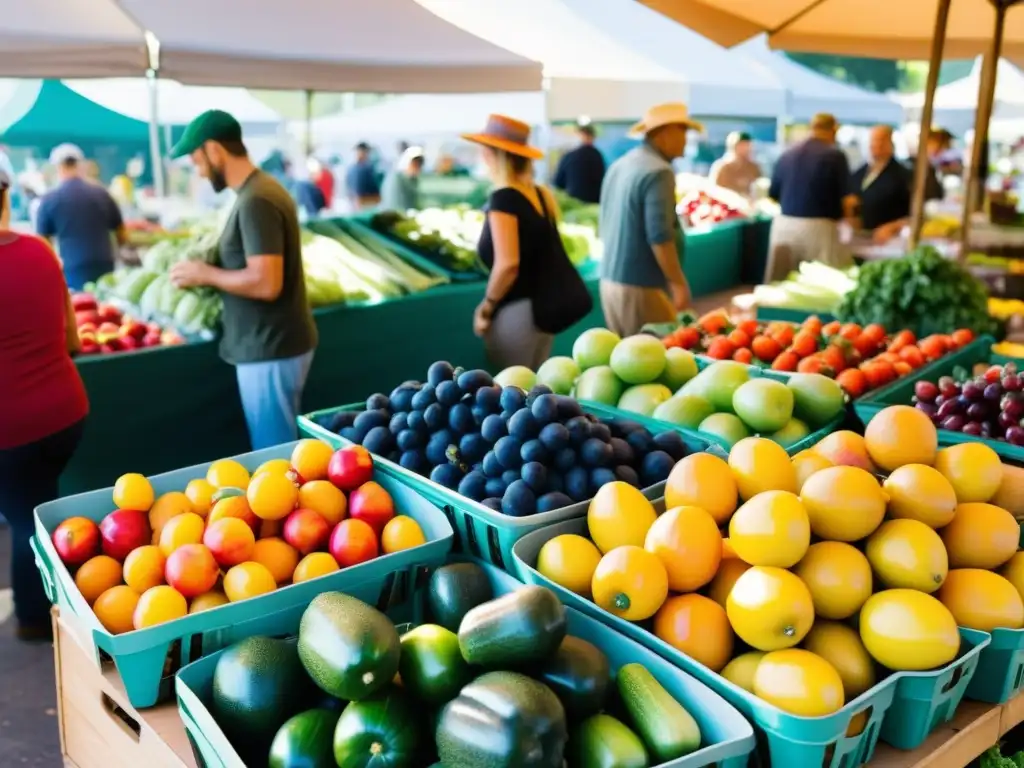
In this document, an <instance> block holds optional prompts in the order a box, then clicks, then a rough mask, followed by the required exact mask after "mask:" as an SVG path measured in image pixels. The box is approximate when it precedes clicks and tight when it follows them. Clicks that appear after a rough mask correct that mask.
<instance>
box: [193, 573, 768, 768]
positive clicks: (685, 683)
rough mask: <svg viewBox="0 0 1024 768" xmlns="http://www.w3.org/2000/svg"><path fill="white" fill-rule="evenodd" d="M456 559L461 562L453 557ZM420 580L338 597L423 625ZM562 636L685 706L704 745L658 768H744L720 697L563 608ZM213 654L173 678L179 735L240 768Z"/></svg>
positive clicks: (737, 722) (283, 629)
mask: <svg viewBox="0 0 1024 768" xmlns="http://www.w3.org/2000/svg"><path fill="white" fill-rule="evenodd" d="M454 559H455V560H456V561H457V560H462V559H463V558H454ZM480 565H482V567H483V568H484V569H485V571H486V572H487V576H488V579H489V580H490V582H491V586H492V588H493V589H494V594H495V596H498V595H503V594H506V593H508V592H512V591H514V590H516V589H518V588H519V587H522V586H523V585H522V583H521V582H519V581H516V580H515V579H514V578H512V577H511V576H509V575H508V574H507V573H504V572H502V571H500V570H498V569H497V568H495V567H493V566H489V565H486V564H483V563H480ZM426 581H427V580H426V578H419V579H417V580H416V583H417V587H416V589H415V591H414V592H413V593H412V594H411V595H410V594H409V592H408V591H404V594H403V591H402V590H399V589H392V590H391V591H390V592H384V593H382V592H380V591H379V590H376V589H374V588H373V587H372V585H365V584H364V585H359V586H357V587H355V588H354V589H352V590H351V591H350V590H349V589H344V590H343V591H345V592H348V593H349V594H352V595H354V596H355V597H358V598H360V599H361V600H364V601H366V602H369V603H370V604H372V605H377V606H378V607H380V608H381V610H384V611H386V612H387V613H388V615H389V616H390V617H391V618H392V620H394V621H395V622H396V623H399V622H401V623H404V622H408V623H413V624H415V623H422V621H423V620H424V619H425V618H426V615H427V614H426V610H425V600H424V598H425V589H424V586H425V584H426ZM566 612H567V615H568V623H569V634H570V635H572V636H574V637H578V638H581V639H583V640H586V641H588V642H590V643H593V644H594V645H595V646H597V647H598V648H599V649H601V650H602V651H603V652H604V653H605V655H606V656H607V657H608V661H609V663H610V665H611V668H612V670H618V668H619V667H621V666H623V665H624V664H628V663H634V662H635V663H639V664H642V665H643V666H644V667H646V668H647V669H648V670H649V671H650V672H651V674H653V675H654V677H655V678H657V680H658V682H660V683H661V684H662V685H663V686H664V687H665V689H666V690H667V691H668V692H669V693H670V694H672V696H673V697H674V698H675V699H676V700H677V701H679V702H681V703H682V704H683V706H685V707H686V709H687V711H689V712H690V714H692V715H693V717H694V718H695V719H696V720H697V724H698V725H699V726H700V730H701V734H702V736H703V740H704V746H702V747H701V748H700V749H699V750H697V751H696V752H694V753H693V754H690V755H686V756H685V757H680V758H678V759H676V760H671V761H669V762H667V763H660V764H659V765H660V766H661V768H701V767H702V766H711V765H717V766H718V767H719V768H743V766H745V765H746V764H747V756H748V755H749V754H750V752H751V751H752V750H753V749H754V744H755V742H754V731H753V729H752V728H751V726H750V723H748V722H747V721H746V719H745V718H744V717H743V716H742V715H741V714H740V713H739V712H738V711H737V710H736V709H735V708H734V707H733V706H732V705H730V704H729V703H728V702H727V701H725V699H723V698H722V697H721V696H720V695H719V694H717V693H715V692H714V691H712V690H711V689H709V688H708V687H707V686H706V685H704V684H703V683H701V682H699V681H698V680H696V679H694V678H693V677H691V676H690V675H688V674H686V673H685V672H680V671H679V670H678V669H675V668H673V667H672V665H671V664H669V663H668V662H666V661H665V660H664V659H661V658H659V657H658V655H657V654H655V653H654V652H653V651H650V650H648V649H646V648H644V647H643V646H641V645H640V644H638V643H636V642H634V641H632V640H629V639H628V638H625V637H622V636H621V635H620V634H619V633H617V632H615V631H614V630H613V629H611V628H610V627H607V626H605V625H603V624H602V623H601V622H599V621H595V620H594V619H592V618H590V617H588V616H585V615H584V614H582V613H580V612H579V611H576V610H574V609H572V608H568V609H567V611H566ZM298 626H299V620H298V618H294V619H291V620H289V621H279V620H276V619H274V618H268V619H267V620H266V621H265V622H264V623H263V626H262V627H261V628H260V630H259V632H258V633H259V634H266V635H273V636H283V635H293V634H294V633H295V632H296V631H297V630H298ZM219 657H220V653H217V654H214V655H213V656H208V657H206V658H203V659H201V660H199V661H197V662H195V663H193V664H190V665H189V666H187V667H185V668H184V669H182V670H181V671H180V672H178V675H177V681H176V683H175V690H176V691H177V695H178V710H179V712H180V713H181V719H182V721H183V722H184V724H185V731H186V732H187V733H188V736H189V739H190V740H191V742H192V745H193V750H194V751H195V752H196V753H197V762H201V763H205V765H206V768H244V764H243V763H242V761H241V760H240V759H239V758H238V754H237V753H236V752H235V750H234V749H233V748H232V747H231V744H230V743H229V742H228V740H227V739H226V738H225V736H224V734H223V732H222V731H221V730H220V728H219V727H218V726H217V724H216V722H215V721H214V719H213V717H212V716H211V715H210V712H209V710H208V709H207V708H206V702H208V701H209V700H210V696H211V690H212V683H213V672H214V669H215V668H216V665H217V660H218V658H219Z"/></svg>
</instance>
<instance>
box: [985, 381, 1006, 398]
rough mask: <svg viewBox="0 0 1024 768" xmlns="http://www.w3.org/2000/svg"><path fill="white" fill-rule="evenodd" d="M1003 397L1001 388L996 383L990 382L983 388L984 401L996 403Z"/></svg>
mask: <svg viewBox="0 0 1024 768" xmlns="http://www.w3.org/2000/svg"><path fill="white" fill-rule="evenodd" d="M1002 396H1003V388H1002V386H1001V385H1000V384H999V383H998V382H992V383H991V384H989V385H988V386H987V387H985V399H986V400H992V401H998V400H999V398H1001V397H1002Z"/></svg>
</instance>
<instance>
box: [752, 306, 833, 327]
mask: <svg viewBox="0 0 1024 768" xmlns="http://www.w3.org/2000/svg"><path fill="white" fill-rule="evenodd" d="M812 315H817V316H818V317H819V318H821V322H822V323H831V322H833V321H834V320H835V319H836V317H835V315H832V314H830V313H828V312H808V311H806V310H803V309H786V308H784V307H762V306H758V307H756V308H755V311H754V317H755V318H756V319H757V320H758V321H759V322H762V323H772V322H776V321H782V322H785V323H795V324H797V325H800V324H801V323H802V322H803V321H804V320H806V319H807V318H808V317H811V316H812Z"/></svg>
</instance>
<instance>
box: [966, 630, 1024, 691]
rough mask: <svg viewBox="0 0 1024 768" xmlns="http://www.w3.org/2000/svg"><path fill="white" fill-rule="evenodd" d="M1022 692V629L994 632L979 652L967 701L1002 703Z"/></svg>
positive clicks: (1023, 676)
mask: <svg viewBox="0 0 1024 768" xmlns="http://www.w3.org/2000/svg"><path fill="white" fill-rule="evenodd" d="M1022 689H1024V629H996V630H994V631H993V632H992V642H991V643H990V644H989V646H988V647H987V648H986V649H985V650H983V651H982V652H981V657H980V658H979V659H978V671H977V673H976V674H975V675H974V679H973V680H971V684H970V685H969V686H968V687H967V698H968V699H974V700H975V701H986V702H989V703H991V704H1004V703H1006V702H1007V701H1009V700H1010V699H1012V698H1013V697H1014V696H1016V695H1017V694H1018V693H1020V692H1021V690H1022Z"/></svg>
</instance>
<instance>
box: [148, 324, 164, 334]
mask: <svg viewBox="0 0 1024 768" xmlns="http://www.w3.org/2000/svg"><path fill="white" fill-rule="evenodd" d="M161 331H163V328H161V327H160V323H146V333H160V332H161Z"/></svg>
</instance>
